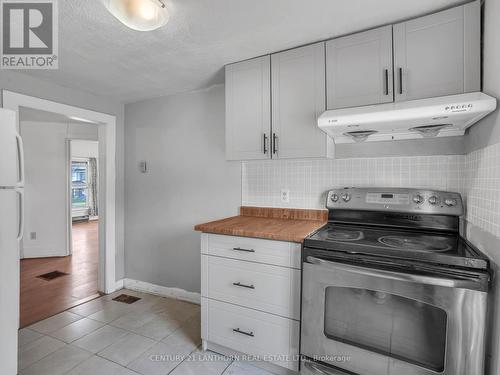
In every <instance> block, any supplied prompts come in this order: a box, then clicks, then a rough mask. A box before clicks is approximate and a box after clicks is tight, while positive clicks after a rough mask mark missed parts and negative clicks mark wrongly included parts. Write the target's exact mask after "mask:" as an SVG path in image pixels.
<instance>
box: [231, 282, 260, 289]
mask: <svg viewBox="0 0 500 375" xmlns="http://www.w3.org/2000/svg"><path fill="white" fill-rule="evenodd" d="M233 285H234V286H238V287H240V288H247V289H255V287H254V286H253V285H245V284H242V283H240V282H237V283H233Z"/></svg>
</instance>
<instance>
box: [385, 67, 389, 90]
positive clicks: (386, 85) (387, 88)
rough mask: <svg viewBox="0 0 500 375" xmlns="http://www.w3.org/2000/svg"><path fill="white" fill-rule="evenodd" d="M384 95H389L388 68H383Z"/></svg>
mask: <svg viewBox="0 0 500 375" xmlns="http://www.w3.org/2000/svg"><path fill="white" fill-rule="evenodd" d="M384 95H389V69H384Z"/></svg>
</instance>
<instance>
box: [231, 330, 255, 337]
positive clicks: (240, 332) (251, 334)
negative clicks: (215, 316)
mask: <svg viewBox="0 0 500 375" xmlns="http://www.w3.org/2000/svg"><path fill="white" fill-rule="evenodd" d="M233 332H236V333H239V334H240V335H245V336H250V337H254V336H255V335H254V334H253V332H245V331H242V330H241V329H239V328H233Z"/></svg>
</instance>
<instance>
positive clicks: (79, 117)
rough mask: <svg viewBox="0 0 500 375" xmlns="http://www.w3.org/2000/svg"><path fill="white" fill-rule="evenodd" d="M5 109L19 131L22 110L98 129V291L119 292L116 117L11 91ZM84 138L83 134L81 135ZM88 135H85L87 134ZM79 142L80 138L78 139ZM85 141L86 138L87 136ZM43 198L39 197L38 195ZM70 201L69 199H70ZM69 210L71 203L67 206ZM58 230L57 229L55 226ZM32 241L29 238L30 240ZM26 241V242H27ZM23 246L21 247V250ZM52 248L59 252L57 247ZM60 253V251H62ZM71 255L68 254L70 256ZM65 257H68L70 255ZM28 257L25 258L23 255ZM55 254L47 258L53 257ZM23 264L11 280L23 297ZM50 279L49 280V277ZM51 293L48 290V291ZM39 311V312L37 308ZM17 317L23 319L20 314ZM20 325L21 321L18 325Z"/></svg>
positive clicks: (4, 100) (5, 93)
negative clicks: (90, 124)
mask: <svg viewBox="0 0 500 375" xmlns="http://www.w3.org/2000/svg"><path fill="white" fill-rule="evenodd" d="M2 106H3V108H5V109H10V110H12V111H14V114H15V117H16V122H17V127H18V131H19V127H20V125H19V120H20V117H21V116H20V113H21V110H22V109H23V108H25V109H33V110H38V111H44V112H47V113H52V114H57V115H62V116H65V117H66V118H70V119H71V120H72V121H76V122H84V123H85V122H86V123H93V124H94V126H95V128H97V133H98V136H97V138H98V141H99V158H100V160H101V162H100V163H99V186H100V187H101V188H100V194H99V198H98V199H99V220H98V223H97V226H98V244H99V246H98V253H99V259H98V272H97V274H98V284H97V285H98V290H99V292H102V293H111V292H113V291H115V290H116V289H117V288H119V286H120V285H119V283H117V281H116V279H115V273H116V270H115V254H116V249H115V246H116V221H115V217H116V206H115V195H116V181H115V179H116V174H115V164H116V117H115V116H113V115H108V114H104V113H100V112H95V111H91V110H87V109H83V108H79V107H75V106H71V105H66V104H62V103H57V102H53V101H50V100H45V99H40V98H36V97H33V96H28V95H23V94H19V93H15V92H12V91H8V90H2ZM80 135H81V134H80ZM84 135H85V134H84ZM78 138H79V137H78ZM84 138H85V136H84ZM67 171H68V173H69V169H67ZM66 181H68V180H66ZM67 191H69V189H67V188H65V191H64V192H63V193H62V194H63V195H64V196H68V197H69V194H66V192H67ZM39 195H40V194H39ZM44 199H46V197H45V196H43V195H42V196H41V197H38V200H39V201H42V200H44ZM68 199H69V198H68ZM66 207H68V208H69V203H68V204H67V205H66ZM67 211H68V212H66V216H65V218H66V217H69V215H70V210H69V209H68V210H67ZM23 216H24V219H27V217H26V215H23ZM53 219H54V218H53V217H52V215H51V212H50V211H49V212H48V213H46V217H45V219H44V220H43V222H46V223H51V221H52V220H53ZM53 226H54V227H55V225H53ZM66 229H67V230H66V232H65V233H71V232H72V231H71V230H70V229H69V228H66ZM29 234H30V236H31V233H29ZM66 237H67V238H66V242H67V244H68V245H67V247H66V248H67V249H69V248H70V244H71V241H70V236H69V235H68V236H66ZM28 238H30V237H28ZM24 240H26V238H25V239H23V242H24ZM22 245H23V243H21V246H22ZM53 248H56V249H57V247H56V246H54V247H53ZM59 250H60V249H59ZM68 254H69V253H68ZM68 254H65V255H68ZM21 255H25V254H21ZM52 255H56V254H48V256H52ZM20 269H21V267H20V262H19V264H18V266H17V267H15V273H14V276H15V275H16V274H17V277H14V278H13V279H12V288H14V289H16V290H17V291H18V293H16V294H17V295H19V294H20V283H19V281H20ZM49 277H50V276H49ZM47 289H49V288H47ZM19 302H20V300H19V299H17V301H12V303H13V304H14V306H19V305H20V303H19ZM37 309H39V308H38V307H37ZM17 316H20V314H19V310H18V314H17ZM18 323H19V324H18V325H20V321H19V322H18ZM12 340H13V341H12V342H13V343H14V344H15V342H16V341H17V340H14V337H13V338H12Z"/></svg>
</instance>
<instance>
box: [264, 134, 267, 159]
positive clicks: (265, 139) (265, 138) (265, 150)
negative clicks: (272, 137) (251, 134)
mask: <svg viewBox="0 0 500 375" xmlns="http://www.w3.org/2000/svg"><path fill="white" fill-rule="evenodd" d="M265 154H267V134H266V133H264V155H265Z"/></svg>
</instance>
